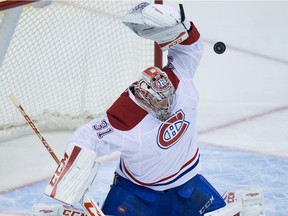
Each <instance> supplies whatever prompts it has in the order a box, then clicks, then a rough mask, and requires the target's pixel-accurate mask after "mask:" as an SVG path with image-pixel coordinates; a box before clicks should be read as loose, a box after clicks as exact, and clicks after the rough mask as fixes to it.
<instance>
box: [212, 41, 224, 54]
mask: <svg viewBox="0 0 288 216" xmlns="http://www.w3.org/2000/svg"><path fill="white" fill-rule="evenodd" d="M225 50H226V45H225V44H224V43H223V42H220V41H219V42H217V43H215V44H214V51H215V53H217V54H222V53H224V52H225Z"/></svg>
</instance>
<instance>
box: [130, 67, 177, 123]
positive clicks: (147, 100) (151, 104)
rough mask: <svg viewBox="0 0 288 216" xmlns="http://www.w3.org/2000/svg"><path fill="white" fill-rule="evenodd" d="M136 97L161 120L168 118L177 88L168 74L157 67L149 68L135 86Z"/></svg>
mask: <svg viewBox="0 0 288 216" xmlns="http://www.w3.org/2000/svg"><path fill="white" fill-rule="evenodd" d="M134 90H135V98H136V99H137V101H139V102H140V105H141V107H142V108H143V109H145V110H146V111H147V112H149V113H151V114H152V115H153V116H155V117H156V118H158V119H159V120H165V119H167V118H168V117H169V116H170V114H171V111H172V109H173V107H174V101H175V89H174V87H173V85H172V83H171V81H170V80H169V78H168V76H167V74H166V73H165V72H163V71H161V70H160V69H159V68H157V67H150V68H147V69H146V70H144V71H143V72H142V77H141V79H140V80H139V81H138V83H137V85H136V86H135V88H134Z"/></svg>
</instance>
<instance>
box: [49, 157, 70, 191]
mask: <svg viewBox="0 0 288 216" xmlns="http://www.w3.org/2000/svg"><path fill="white" fill-rule="evenodd" d="M67 159H68V155H67V154H66V153H65V154H64V157H63V159H62V160H61V162H60V164H59V166H58V167H57V170H56V171H55V173H54V175H53V177H52V178H51V180H50V182H49V184H50V185H51V186H54V185H55V183H56V182H57V180H58V178H59V176H60V174H61V172H62V171H63V168H64V167H65V165H66V163H67Z"/></svg>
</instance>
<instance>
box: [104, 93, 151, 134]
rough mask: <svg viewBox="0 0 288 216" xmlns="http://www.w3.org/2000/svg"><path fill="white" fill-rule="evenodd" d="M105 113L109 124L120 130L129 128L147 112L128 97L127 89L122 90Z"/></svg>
mask: <svg viewBox="0 0 288 216" xmlns="http://www.w3.org/2000/svg"><path fill="white" fill-rule="evenodd" d="M106 113H107V116H108V119H109V122H110V124H111V125H112V126H113V127H114V128H116V129H118V130H121V131H128V130H131V129H132V128H134V127H135V126H136V125H137V124H138V123H139V122H140V121H141V120H142V119H143V118H144V117H145V116H146V115H147V114H148V112H146V111H145V110H144V109H142V108H141V107H139V106H138V105H137V104H136V103H135V102H134V101H133V100H132V99H131V98H130V97H129V93H128V91H125V92H123V93H122V94H121V95H120V97H119V98H118V99H117V100H116V101H115V102H114V103H113V104H112V106H111V107H110V108H109V109H108V110H107V112H106Z"/></svg>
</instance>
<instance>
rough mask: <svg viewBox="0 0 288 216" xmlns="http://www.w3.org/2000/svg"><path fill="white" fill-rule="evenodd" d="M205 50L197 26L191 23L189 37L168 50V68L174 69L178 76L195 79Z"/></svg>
mask: <svg viewBox="0 0 288 216" xmlns="http://www.w3.org/2000/svg"><path fill="white" fill-rule="evenodd" d="M202 51H203V42H202V40H201V38H200V33H199V32H198V30H197V28H196V26H195V25H194V24H193V23H191V30H190V32H189V37H188V38H187V39H186V40H185V41H183V42H182V43H180V44H178V45H175V46H173V47H171V48H170V49H169V50H168V64H167V66H166V67H167V68H170V69H172V70H173V71H174V72H175V73H176V74H177V76H180V77H182V78H188V79H191V78H192V79H193V77H194V74H195V71H196V69H197V67H198V64H199V62H200V59H201V56H202Z"/></svg>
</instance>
